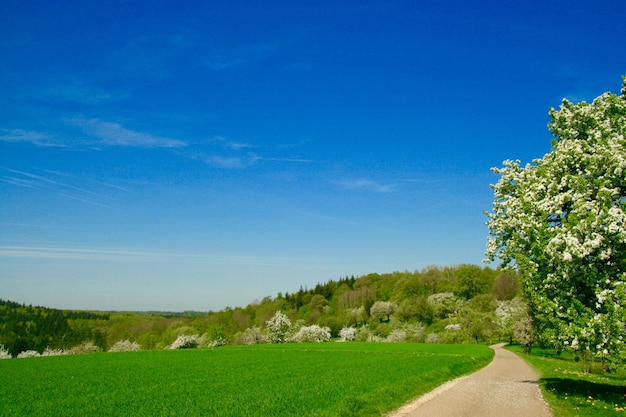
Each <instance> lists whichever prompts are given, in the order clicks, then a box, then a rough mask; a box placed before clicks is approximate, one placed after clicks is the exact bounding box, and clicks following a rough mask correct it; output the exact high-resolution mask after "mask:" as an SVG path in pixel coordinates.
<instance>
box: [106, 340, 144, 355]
mask: <svg viewBox="0 0 626 417" xmlns="http://www.w3.org/2000/svg"><path fill="white" fill-rule="evenodd" d="M138 350H141V346H140V345H139V343H137V342H131V341H130V340H118V341H117V342H115V344H113V346H111V348H110V349H109V352H135V351H138Z"/></svg>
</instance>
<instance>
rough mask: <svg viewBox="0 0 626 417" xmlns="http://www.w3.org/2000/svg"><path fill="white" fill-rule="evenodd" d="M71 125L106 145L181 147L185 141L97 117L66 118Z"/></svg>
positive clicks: (98, 142) (184, 144)
mask: <svg viewBox="0 0 626 417" xmlns="http://www.w3.org/2000/svg"><path fill="white" fill-rule="evenodd" d="M66 122H67V123H68V124H70V125H72V126H76V127H79V128H81V129H82V130H83V131H84V132H85V133H87V134H88V135H90V136H91V137H93V138H94V139H95V140H96V143H97V144H101V145H106V146H131V147H139V148H181V147H185V146H187V143H186V142H183V141H181V140H177V139H170V138H164V137H160V136H156V135H151V134H149V133H144V132H138V131H135V130H130V129H126V128H125V127H123V126H122V125H121V124H119V123H116V122H107V121H103V120H99V119H67V120H66Z"/></svg>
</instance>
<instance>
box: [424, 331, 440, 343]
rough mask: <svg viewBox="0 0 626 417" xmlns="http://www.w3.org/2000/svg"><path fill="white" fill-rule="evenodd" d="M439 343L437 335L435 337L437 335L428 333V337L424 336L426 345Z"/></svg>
mask: <svg viewBox="0 0 626 417" xmlns="http://www.w3.org/2000/svg"><path fill="white" fill-rule="evenodd" d="M440 342H441V338H440V337H439V335H437V333H429V334H428V336H426V343H440Z"/></svg>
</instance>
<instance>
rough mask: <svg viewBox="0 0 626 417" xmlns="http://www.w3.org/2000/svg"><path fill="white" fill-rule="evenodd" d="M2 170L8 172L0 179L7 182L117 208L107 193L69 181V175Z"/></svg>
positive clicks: (5, 168)
mask: <svg viewBox="0 0 626 417" xmlns="http://www.w3.org/2000/svg"><path fill="white" fill-rule="evenodd" d="M0 170H1V171H0V172H3V171H4V172H6V174H5V175H1V176H0V180H2V181H3V182H5V183H8V184H11V185H14V186H18V187H24V188H40V189H50V190H52V191H53V192H54V193H55V194H56V195H59V196H61V197H63V198H68V199H71V200H75V201H80V202H82V203H85V204H89V205H93V206H98V207H104V208H109V209H116V208H115V207H113V206H112V205H111V204H109V203H108V200H109V198H108V197H107V196H106V195H105V194H103V193H101V192H97V191H92V190H88V189H86V188H84V187H78V186H76V185H73V184H70V183H68V182H71V181H72V178H71V177H69V175H66V174H61V173H57V172H54V171H47V172H45V173H46V174H47V175H38V174H33V173H31V172H24V171H19V170H16V169H11V168H7V167H0ZM59 176H63V177H67V178H64V179H63V180H62V181H61V180H59V179H58V177H59ZM99 184H103V183H99ZM107 186H108V187H113V188H117V189H120V190H123V191H125V190H124V189H123V188H121V187H115V186H113V185H107Z"/></svg>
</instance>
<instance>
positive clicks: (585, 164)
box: [487, 78, 626, 359]
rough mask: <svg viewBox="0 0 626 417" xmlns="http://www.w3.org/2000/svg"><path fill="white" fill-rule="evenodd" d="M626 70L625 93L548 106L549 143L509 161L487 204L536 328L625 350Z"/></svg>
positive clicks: (555, 339)
mask: <svg viewBox="0 0 626 417" xmlns="http://www.w3.org/2000/svg"><path fill="white" fill-rule="evenodd" d="M625 94H626V78H625V79H624V85H623V88H622V95H621V96H617V95H614V94H611V93H605V94H602V95H601V96H599V97H598V98H596V99H595V100H594V101H593V102H592V103H591V104H588V103H585V102H581V103H576V104H574V103H571V102H569V101H567V100H564V101H563V103H562V105H561V107H560V109H559V110H556V109H551V110H550V117H551V119H552V121H551V123H550V125H549V127H550V130H551V131H552V133H553V135H554V140H553V146H552V150H551V151H550V152H549V153H548V154H546V155H545V156H544V157H543V158H541V159H536V160H534V161H533V163H532V164H527V165H526V166H525V167H522V166H521V165H520V161H505V162H504V167H502V168H497V169H494V172H496V173H497V174H499V175H500V176H501V177H500V179H499V181H498V182H497V184H496V185H494V186H493V189H494V203H493V211H492V212H491V213H488V214H487V215H488V217H489V221H488V225H489V230H490V234H491V236H490V238H489V242H488V250H487V254H488V255H489V257H490V258H491V259H492V260H494V259H495V258H500V259H502V260H503V262H504V264H506V265H510V266H515V267H517V268H519V269H520V271H521V272H522V277H523V279H522V284H523V289H524V293H525V295H526V297H527V298H528V301H529V303H530V307H531V314H532V315H533V318H534V320H535V322H536V325H537V328H538V330H539V331H540V333H541V334H540V336H541V337H542V338H543V339H544V340H546V341H548V342H549V343H552V344H553V345H555V346H566V347H570V348H572V349H574V350H580V351H590V352H593V353H594V354H595V355H597V356H604V357H610V358H613V359H618V358H619V357H620V356H621V355H623V354H626V345H625V343H626V340H624V338H625V337H626V335H624V325H625V323H626V308H625V307H626V96H625Z"/></svg>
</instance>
